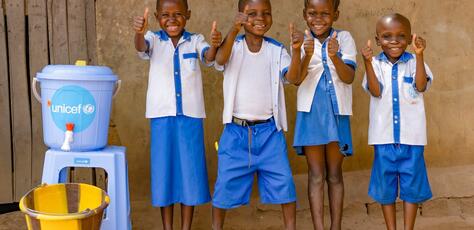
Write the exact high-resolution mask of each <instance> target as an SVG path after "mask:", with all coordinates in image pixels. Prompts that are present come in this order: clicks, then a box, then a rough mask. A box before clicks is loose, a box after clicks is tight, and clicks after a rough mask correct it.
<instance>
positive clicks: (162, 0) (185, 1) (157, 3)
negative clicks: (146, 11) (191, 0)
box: [156, 0, 189, 10]
mask: <svg viewBox="0 0 474 230" xmlns="http://www.w3.org/2000/svg"><path fill="white" fill-rule="evenodd" d="M164 1H166V0H156V9H158V7H159V6H160V3H161V2H164ZM176 1H181V2H182V3H183V4H184V7H185V8H186V10H188V9H189V8H188V0H176Z"/></svg>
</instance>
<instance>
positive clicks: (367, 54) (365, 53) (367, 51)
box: [361, 40, 374, 62]
mask: <svg viewBox="0 0 474 230" xmlns="http://www.w3.org/2000/svg"><path fill="white" fill-rule="evenodd" d="M361 53H362V57H364V61H367V62H372V57H373V56H374V51H373V50H372V41H371V40H368V41H367V45H366V46H365V47H364V48H362V50H361Z"/></svg>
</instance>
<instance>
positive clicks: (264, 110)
mask: <svg viewBox="0 0 474 230" xmlns="http://www.w3.org/2000/svg"><path fill="white" fill-rule="evenodd" d="M244 40H245V39H244ZM242 43H243V44H244V60H243V62H242V66H246V68H242V69H241V70H240V71H241V74H240V76H239V79H238V81H237V90H236V95H235V102H234V112H233V113H234V117H237V118H240V119H244V120H249V121H258V120H260V121H261V120H267V119H269V118H271V117H272V116H273V110H272V84H271V72H270V62H268V61H267V59H266V54H265V50H266V49H268V47H267V43H266V42H263V43H262V47H261V48H260V50H259V51H258V52H255V53H254V52H252V51H250V50H249V48H248V46H247V42H242Z"/></svg>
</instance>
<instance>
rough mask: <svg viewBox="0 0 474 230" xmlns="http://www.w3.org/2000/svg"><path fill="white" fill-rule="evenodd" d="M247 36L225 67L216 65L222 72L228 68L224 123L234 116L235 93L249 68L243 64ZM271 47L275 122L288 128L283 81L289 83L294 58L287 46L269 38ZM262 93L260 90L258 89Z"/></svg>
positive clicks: (236, 43) (236, 45)
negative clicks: (289, 71)
mask: <svg viewBox="0 0 474 230" xmlns="http://www.w3.org/2000/svg"><path fill="white" fill-rule="evenodd" d="M244 42H245V41H244V35H239V36H238V37H237V38H236V40H235V41H234V45H233V47H232V54H231V56H230V59H229V61H228V62H227V64H225V65H224V66H221V65H218V64H217V63H216V64H215V68H216V69H217V70H219V71H224V82H223V87H224V111H223V113H222V121H223V123H224V124H227V123H231V122H232V115H233V111H234V103H235V95H236V91H237V83H238V79H239V76H240V74H241V70H242V68H249V67H248V66H243V65H242V63H243V59H244ZM264 42H265V43H266V47H267V49H266V50H265V54H266V56H267V58H266V60H268V62H269V63H270V72H271V82H270V83H269V84H271V85H272V86H271V91H272V94H271V95H272V110H273V111H272V112H273V118H274V119H275V124H276V127H277V129H278V130H281V129H283V130H284V131H286V130H287V129H288V125H287V120H286V105H285V91H284V88H283V84H284V83H287V81H286V79H285V78H284V76H285V74H286V73H287V72H288V67H289V66H290V63H291V57H290V55H289V54H288V52H287V51H286V49H285V47H284V46H283V45H282V44H281V43H279V42H277V41H276V40H274V39H272V38H268V37H265V38H264ZM255 95H257V96H258V95H259V92H255Z"/></svg>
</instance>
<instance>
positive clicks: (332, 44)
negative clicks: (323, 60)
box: [328, 32, 339, 57]
mask: <svg viewBox="0 0 474 230" xmlns="http://www.w3.org/2000/svg"><path fill="white" fill-rule="evenodd" d="M337 52H339V42H338V41H337V32H334V33H333V34H332V35H331V38H329V41H328V55H329V57H335V56H336V55H337Z"/></svg>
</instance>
